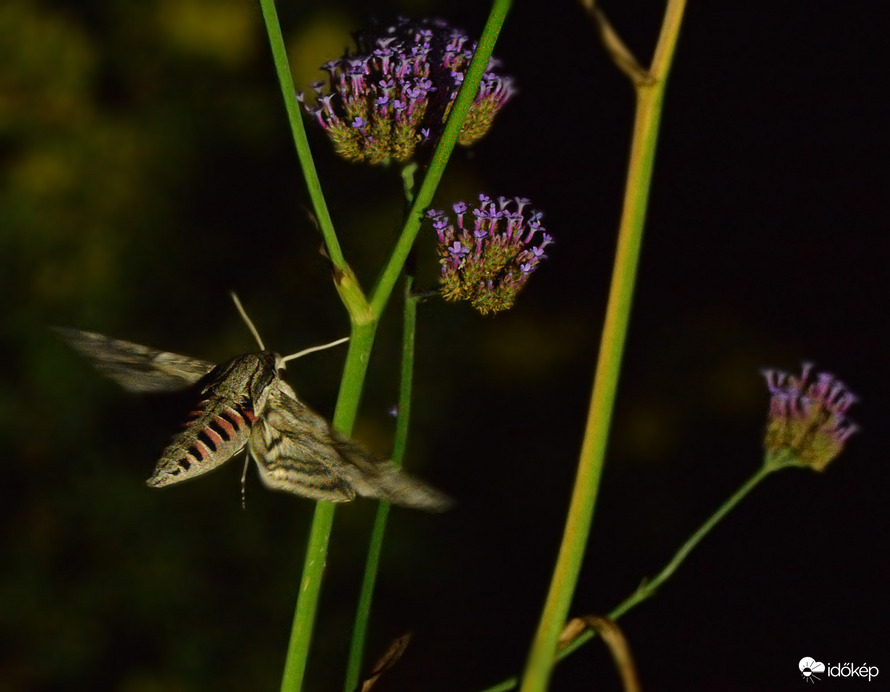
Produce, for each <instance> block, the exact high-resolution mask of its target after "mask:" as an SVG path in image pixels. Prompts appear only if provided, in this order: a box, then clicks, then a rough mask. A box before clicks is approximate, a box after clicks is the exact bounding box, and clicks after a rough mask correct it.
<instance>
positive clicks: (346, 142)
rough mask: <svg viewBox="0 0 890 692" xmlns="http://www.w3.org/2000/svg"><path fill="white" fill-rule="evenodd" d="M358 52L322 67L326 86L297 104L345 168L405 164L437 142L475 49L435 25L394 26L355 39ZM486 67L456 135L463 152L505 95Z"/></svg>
mask: <svg viewBox="0 0 890 692" xmlns="http://www.w3.org/2000/svg"><path fill="white" fill-rule="evenodd" d="M355 40H356V44H357V46H358V52H356V53H355V54H353V55H349V54H346V55H344V56H343V57H342V58H340V59H338V60H331V61H330V62H328V63H326V64H324V65H322V69H323V70H325V71H326V72H327V73H328V75H329V78H328V82H327V83H326V82H324V81H321V82H316V83H315V84H313V85H312V88H313V89H314V90H315V95H316V103H315V104H314V105H309V104H307V103H306V102H305V98H304V95H303V94H302V93H300V94H297V98H298V99H299V100H300V102H301V103H302V104H303V107H304V109H305V110H306V111H307V112H308V113H310V114H311V115H313V116H315V118H316V120H317V121H318V123H319V125H321V126H322V127H323V128H324V129H325V130H326V131H327V133H328V136H329V137H330V139H331V142H332V143H333V145H334V149H335V150H336V152H337V153H338V154H340V155H341V156H343V157H344V158H346V159H348V160H350V161H367V162H368V163H372V164H378V163H386V162H388V161H390V160H395V161H398V162H405V161H409V160H410V159H411V158H412V157H413V156H414V152H415V149H416V148H417V145H418V144H419V143H424V144H427V143H432V142H435V141H436V140H437V139H438V135H439V134H440V132H441V129H442V128H443V127H444V124H445V121H446V119H447V118H448V113H449V112H450V111H451V106H452V104H453V103H454V99H455V98H456V96H457V91H458V89H459V88H460V85H461V83H462V82H463V79H464V75H465V74H466V71H467V68H468V67H469V65H470V60H471V59H472V57H473V52H474V51H475V49H476V44H475V43H474V42H471V41H470V39H469V37H468V36H467V35H466V34H465V33H463V32H462V31H459V30H457V29H453V28H451V27H449V26H448V24H447V23H445V22H443V21H441V20H424V21H420V22H412V21H409V20H408V19H405V18H400V19H398V20H397V21H396V23H395V24H392V25H389V26H380V27H374V28H372V29H367V30H364V31H360V32H358V33H356V34H355ZM496 65H497V63H496V61H494V60H492V61H490V62H489V65H488V69H487V70H486V72H485V75H484V76H483V78H482V83H481V84H480V86H479V92H478V93H477V95H476V99H475V101H474V102H473V105H472V107H471V109H470V112H469V114H468V115H467V118H466V120H465V121H464V124H463V127H462V128H461V133H460V138H459V142H460V144H462V145H464V146H469V145H471V144H473V143H475V142H476V141H477V140H478V139H480V138H481V137H482V136H483V135H485V133H486V132H488V130H489V128H490V127H491V124H492V122H493V120H494V117H495V115H496V114H497V113H498V111H499V110H500V108H501V107H502V106H503V105H504V104H505V103H506V102H507V100H508V99H509V98H510V96H511V95H512V94H513V91H514V89H513V84H512V80H511V79H510V78H509V77H500V76H498V75H496V74H494V72H493V71H492V70H493V69H494V68H495V67H496Z"/></svg>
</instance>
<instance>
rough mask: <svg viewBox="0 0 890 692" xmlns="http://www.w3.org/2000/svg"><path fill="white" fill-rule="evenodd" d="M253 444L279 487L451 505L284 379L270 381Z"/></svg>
mask: <svg viewBox="0 0 890 692" xmlns="http://www.w3.org/2000/svg"><path fill="white" fill-rule="evenodd" d="M249 444H250V453H251V456H253V458H254V459H255V460H256V462H257V465H258V466H259V468H260V476H261V477H262V479H263V481H264V482H265V483H266V485H268V486H269V487H271V488H274V489H277V490H285V491H288V492H292V493H295V494H297V495H302V496H304V497H310V498H313V499H316V500H331V501H333V502H346V501H349V500H352V499H353V498H354V497H355V495H356V493H358V494H359V495H363V496H365V497H376V498H380V499H383V500H388V501H390V502H393V503H395V504H399V505H404V506H406V507H414V508H417V509H424V510H427V511H435V512H440V511H443V510H445V509H447V508H448V507H449V506H450V505H451V500H450V499H449V498H448V497H447V496H445V495H444V494H442V493H440V492H439V491H438V490H435V489H434V488H431V487H430V486H428V485H426V484H425V483H423V482H422V481H419V480H417V479H416V478H414V477H413V476H410V475H409V474H407V473H405V472H404V471H403V470H402V468H401V467H400V466H397V465H396V464H395V463H393V462H392V461H381V460H379V459H376V458H375V457H374V456H372V455H371V454H370V453H369V452H367V451H366V450H365V449H364V448H363V447H361V446H360V445H358V444H357V443H356V442H354V441H352V440H350V439H349V438H347V437H344V436H343V435H340V434H339V433H337V432H335V431H333V430H331V427H330V425H329V423H328V422H327V421H326V420H325V419H324V418H322V417H321V416H319V415H318V414H317V413H315V412H314V411H312V409H310V408H308V407H307V406H305V405H304V404H303V403H301V402H300V401H299V400H298V399H297V397H296V395H295V394H294V392H293V390H292V389H291V388H290V387H289V386H288V385H287V384H286V383H285V382H283V381H281V380H278V381H277V382H275V383H274V384H273V385H272V386H271V388H270V392H269V397H268V399H267V401H266V406H265V408H264V410H263V415H262V416H261V418H260V420H259V421H258V422H257V424H256V425H255V426H254V430H253V434H252V435H251V437H250V443H249Z"/></svg>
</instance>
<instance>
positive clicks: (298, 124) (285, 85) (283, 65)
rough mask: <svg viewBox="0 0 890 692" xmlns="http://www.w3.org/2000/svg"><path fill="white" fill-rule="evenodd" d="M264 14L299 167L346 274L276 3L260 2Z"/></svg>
mask: <svg viewBox="0 0 890 692" xmlns="http://www.w3.org/2000/svg"><path fill="white" fill-rule="evenodd" d="M260 7H261V8H262V11H263V21H264V22H265V25H266V33H267V34H268V36H269V46H270V48H271V50H272V60H273V62H274V63H275V73H276V74H277V75H278V84H279V86H280V87H281V97H282V98H283V99H284V107H285V109H286V110H287V120H288V122H289V123H290V130H291V135H292V136H293V139H294V145H295V146H296V149H297V156H298V158H299V160H300V167H301V168H302V170H303V178H304V179H305V180H306V187H307V188H308V190H309V198H310V199H311V200H312V208H313V210H314V212H315V218H316V219H317V220H318V227H319V229H320V230H321V234H322V236H323V237H324V242H325V246H326V247H327V250H328V255H330V258H331V262H332V263H333V264H334V266H335V267H337V268H338V269H339V270H341V271H346V270H347V266H346V258H345V257H344V256H343V251H342V250H341V249H340V243H339V241H338V240H337V234H336V233H335V232H334V224H333V222H332V221H331V215H330V213H329V212H328V205H327V202H325V198H324V195H323V194H322V191H321V181H320V180H319V179H318V172H317V171H316V170H315V163H314V162H313V161H312V153H311V152H310V151H309V140H308V139H306V130H305V128H304V127H303V118H302V117H301V115H300V106H299V104H298V103H297V92H296V89H295V88H294V80H293V77H292V75H291V71H290V64H289V63H288V59H287V49H286V48H285V46H284V38H283V37H282V35H281V25H280V24H279V22H278V12H277V11H276V10H275V0H260Z"/></svg>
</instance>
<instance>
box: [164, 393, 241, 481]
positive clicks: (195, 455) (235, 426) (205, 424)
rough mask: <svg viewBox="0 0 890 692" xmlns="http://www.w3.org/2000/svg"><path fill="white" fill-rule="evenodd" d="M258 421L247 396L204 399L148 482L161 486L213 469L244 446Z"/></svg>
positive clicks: (166, 450) (165, 453)
mask: <svg viewBox="0 0 890 692" xmlns="http://www.w3.org/2000/svg"><path fill="white" fill-rule="evenodd" d="M255 421H256V415H255V414H254V412H253V407H252V406H251V405H250V403H249V401H248V400H247V399H246V398H244V399H242V400H241V401H238V402H233V401H232V400H231V399H221V398H214V399H210V400H208V401H203V402H201V405H200V406H199V407H198V409H197V410H195V411H193V412H192V414H191V416H190V417H189V420H188V422H187V423H186V426H185V429H184V430H183V431H182V432H180V433H178V434H177V435H176V436H175V437H174V438H173V440H172V441H171V442H170V444H169V445H168V447H167V448H166V449H165V450H164V452H163V454H162V455H161V458H160V460H159V461H158V464H157V467H156V468H155V472H154V473H153V474H152V476H151V478H149V479H148V481H147V483H148V485H150V486H151V487H153V488H159V487H161V486H164V485H169V484H170V483H178V482H180V481H184V480H188V479H189V478H194V477H196V476H200V475H201V474H204V473H207V472H208V471H212V470H213V469H215V468H216V467H217V466H220V465H221V464H223V463H225V462H226V461H228V460H229V459H231V458H232V457H233V456H234V455H235V454H237V453H238V452H239V451H240V450H241V449H243V448H244V445H245V444H247V440H248V438H249V437H250V430H251V426H252V425H253V423H254V422H255Z"/></svg>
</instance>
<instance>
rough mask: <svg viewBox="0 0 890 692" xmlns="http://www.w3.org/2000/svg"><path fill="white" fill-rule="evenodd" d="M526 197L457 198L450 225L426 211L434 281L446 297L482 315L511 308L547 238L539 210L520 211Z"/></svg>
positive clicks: (444, 217)
mask: <svg viewBox="0 0 890 692" xmlns="http://www.w3.org/2000/svg"><path fill="white" fill-rule="evenodd" d="M528 204H529V200H527V199H523V198H521V197H516V198H515V199H513V200H508V199H506V198H505V197H498V201H497V204H495V203H494V202H492V201H491V199H490V198H489V197H487V196H486V195H479V204H478V205H476V206H474V207H468V206H467V205H466V204H464V203H463V202H458V203H457V204H455V205H454V206H453V207H452V208H453V209H454V213H455V215H456V219H455V221H454V223H452V222H451V219H450V218H449V217H448V216H447V215H446V214H445V213H444V212H441V211H437V210H435V209H431V210H429V211H428V212H427V216H428V217H429V218H430V219H431V220H432V225H433V229H434V230H435V231H436V234H437V235H438V246H437V249H438V253H439V264H441V265H442V274H441V276H440V279H439V280H440V283H441V284H442V295H443V297H444V298H445V299H446V300H452V301H457V300H468V301H470V303H471V304H472V305H473V307H474V308H476V309H477V310H478V311H479V312H481V313H482V314H483V315H485V314H488V313H490V312H499V311H501V310H506V309H508V308H510V307H512V306H513V303H514V301H515V300H516V296H517V294H518V293H519V291H520V290H521V289H522V287H523V286H524V285H525V283H526V282H527V281H528V277H529V276H531V274H532V273H533V272H534V271H535V269H536V268H537V266H538V264H539V263H540V262H541V260H543V259H546V257H547V255H545V254H544V248H546V247H547V246H548V245H550V244H551V243H552V242H553V239H552V238H551V237H550V236H549V235H547V233H546V231H545V229H544V227H543V226H542V225H541V216H542V215H541V212H536V211H531V212H530V213H528V214H526V213H525V207H526V206H528Z"/></svg>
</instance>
